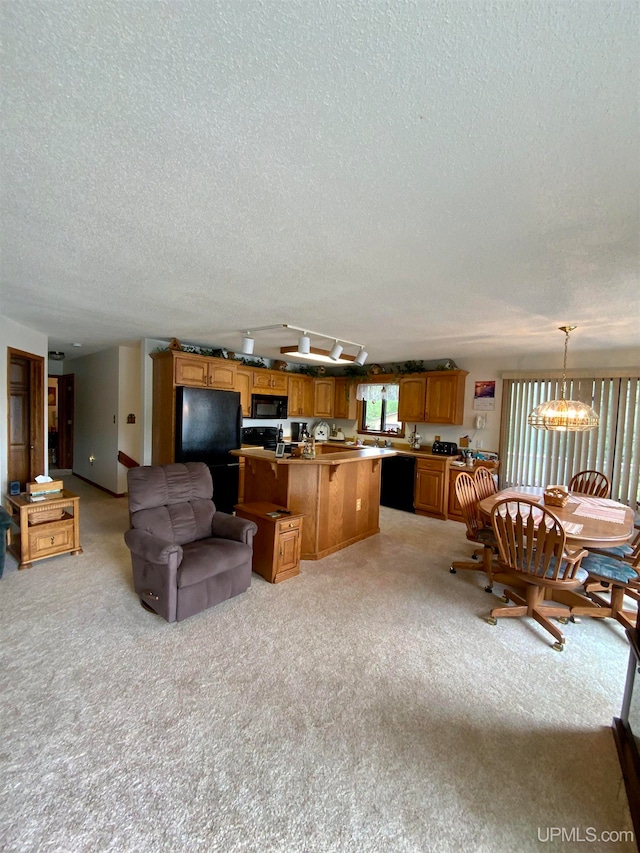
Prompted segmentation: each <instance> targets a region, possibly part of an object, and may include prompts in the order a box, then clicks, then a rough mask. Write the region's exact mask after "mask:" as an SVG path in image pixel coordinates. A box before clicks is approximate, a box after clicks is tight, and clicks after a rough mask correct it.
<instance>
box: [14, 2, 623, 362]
mask: <svg viewBox="0 0 640 853" xmlns="http://www.w3.org/2000/svg"><path fill="white" fill-rule="evenodd" d="M0 15H1V23H2V28H1V34H2V40H3V56H2V69H1V71H2V89H3V103H2V115H1V120H2V126H1V131H2V164H1V165H2V176H1V177H2V184H1V201H2V237H1V239H2V244H1V250H2V257H1V276H2V277H1V288H2V290H1V302H0V308H1V310H2V313H3V315H5V316H8V317H10V318H12V319H14V320H16V321H17V322H19V323H22V324H24V325H26V326H28V327H30V328H34V329H37V330H40V331H42V332H44V333H47V334H48V335H49V336H50V348H52V349H62V350H65V351H66V352H67V353H70V350H71V347H70V343H71V342H72V341H78V342H80V343H82V344H83V345H84V348H83V349H82V350H78V351H77V352H78V353H80V354H81V353H86V352H89V351H93V350H95V349H99V348H104V347H106V346H110V345H114V344H118V343H128V342H130V341H131V340H134V339H139V338H141V337H160V338H164V337H178V338H180V339H181V340H183V341H190V342H192V343H201V344H208V345H219V346H226V347H228V348H230V349H234V350H235V349H238V348H239V338H240V335H239V332H240V331H241V330H242V329H251V328H252V327H255V326H263V325H267V324H274V323H290V324H293V325H296V326H302V327H305V326H310V327H311V328H312V329H316V330H319V331H321V332H326V333H327V334H330V335H333V336H336V337H339V338H345V339H348V340H353V341H361V342H363V343H365V344H366V345H367V349H368V351H369V360H370V361H375V362H385V361H400V360H405V359H417V358H424V359H431V358H439V357H442V356H448V357H452V358H454V359H460V360H462V361H464V358H465V357H472V356H479V355H484V354H487V355H489V354H490V355H495V354H499V353H505V354H507V353H508V354H515V355H517V354H524V353H535V352H544V351H554V350H555V351H558V352H560V349H561V344H562V339H561V338H560V337H559V335H560V333H559V332H557V331H556V328H557V327H558V326H559V325H562V324H563V323H572V324H576V325H577V326H578V327H579V329H578V332H576V333H575V335H574V336H573V337H572V348H575V349H585V350H586V349H598V348H611V347H625V346H635V345H638V340H639V337H638V321H639V319H640V296H639V293H640V282H639V278H640V275H639V268H640V260H639V257H640V253H639V247H638V231H639V215H638V199H639V186H640V184H639V178H638V165H639V163H638V160H639V158H638V153H639V151H640V146H639V142H640V132H639V129H640V122H639V115H638V101H639V94H640V86H639V71H640V60H639V57H640V38H639V35H638V34H639V29H640V27H639V6H638V4H637V3H636V2H635V0H634V2H624V0H623V2H597V0H593V1H592V2H585V1H584V0H577V2H572V0H564V2H559V3H557V2H542V1H541V0H540V2H538V0H535V2H519V3H504V2H455V3H452V2H450V0H446V2H444V0H443V1H442V2H435V1H434V2H429V0H415V2H410V1H407V2H400V0H388V2H380V1H379V0H378V2H377V1H376V0H362V1H361V2H356V0H313V1H312V0H278V2H276V0H273V1H272V0H262V2H257V0H226V2H212V0H196V1H194V0H181V2H177V0H174V2H156V0H153V1H152V0H149V2H145V0H137V2H122V0H95V2H69V0H67V2H61V0H44V2H26V0H6V1H5V2H3V3H2V4H1V7H0ZM276 338H277V339H276ZM293 339H294V336H292V335H289V337H288V338H285V336H284V335H283V336H275V337H274V335H273V334H271V335H269V334H267V335H265V336H264V337H262V336H261V335H257V342H256V349H255V352H256V354H262V355H266V356H270V355H274V354H276V350H275V347H276V346H278V345H280V344H286V343H291V342H292V341H293ZM314 343H316V342H314Z"/></svg>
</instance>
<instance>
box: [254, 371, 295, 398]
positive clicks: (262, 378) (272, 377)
mask: <svg viewBox="0 0 640 853" xmlns="http://www.w3.org/2000/svg"><path fill="white" fill-rule="evenodd" d="M287 390H288V384H287V374H286V373H285V372H284V371H282V370H265V369H264V368H261V369H260V370H254V371H253V393H254V394H282V395H283V396H286V394H287Z"/></svg>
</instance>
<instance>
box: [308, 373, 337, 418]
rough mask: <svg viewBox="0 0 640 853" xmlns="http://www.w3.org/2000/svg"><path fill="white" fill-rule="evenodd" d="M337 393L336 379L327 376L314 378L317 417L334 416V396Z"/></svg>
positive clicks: (314, 404)
mask: <svg viewBox="0 0 640 853" xmlns="http://www.w3.org/2000/svg"><path fill="white" fill-rule="evenodd" d="M334 394H335V379H334V378H333V376H325V377H323V378H322V379H314V380H313V416H314V417H315V418H332V417H334V414H333V403H334V400H333V397H334Z"/></svg>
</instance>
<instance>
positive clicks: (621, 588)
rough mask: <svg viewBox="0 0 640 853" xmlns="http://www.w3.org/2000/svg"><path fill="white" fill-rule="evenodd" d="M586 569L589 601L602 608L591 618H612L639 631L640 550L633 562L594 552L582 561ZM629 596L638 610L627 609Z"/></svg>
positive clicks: (598, 608)
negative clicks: (626, 603)
mask: <svg viewBox="0 0 640 853" xmlns="http://www.w3.org/2000/svg"><path fill="white" fill-rule="evenodd" d="M582 568H583V569H586V571H587V572H588V573H589V577H588V579H587V580H586V581H585V584H584V587H585V590H586V593H587V597H588V598H589V599H591V601H593V602H594V603H595V604H597V605H598V607H597V608H596V609H595V610H594V611H589V613H588V614H587V615H590V616H594V617H596V618H608V617H610V618H612V619H615V620H616V621H617V622H619V623H620V624H621V625H622V626H623V627H624V628H635V627H636V626H637V621H638V603H639V602H640V549H638V550H637V552H636V554H635V556H634V558H633V559H632V560H631V561H629V562H627V561H625V560H621V559H617V558H616V557H610V556H607V555H606V554H596V553H593V552H590V553H589V554H588V555H587V556H586V557H584V559H583V560H582ZM625 596H628V597H629V598H631V599H633V600H634V601H635V602H636V605H635V607H632V608H629V607H626V608H625V602H624V599H625Z"/></svg>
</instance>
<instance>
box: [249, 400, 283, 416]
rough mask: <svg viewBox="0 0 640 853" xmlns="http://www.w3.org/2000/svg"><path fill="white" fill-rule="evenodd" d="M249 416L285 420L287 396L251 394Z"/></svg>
mask: <svg viewBox="0 0 640 853" xmlns="http://www.w3.org/2000/svg"><path fill="white" fill-rule="evenodd" d="M251 417H252V418H273V419H280V420H285V418H286V417H287V398H286V397H275V396H272V395H271V394H252V395H251Z"/></svg>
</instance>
